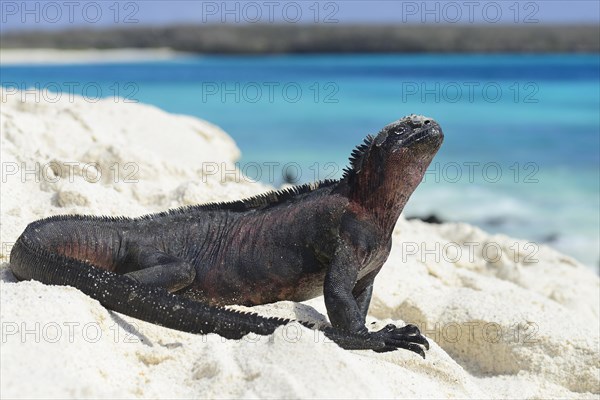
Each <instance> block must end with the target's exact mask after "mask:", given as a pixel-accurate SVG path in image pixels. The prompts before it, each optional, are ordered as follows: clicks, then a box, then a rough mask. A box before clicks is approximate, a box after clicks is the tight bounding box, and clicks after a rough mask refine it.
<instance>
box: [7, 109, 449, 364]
mask: <svg viewBox="0 0 600 400" xmlns="http://www.w3.org/2000/svg"><path fill="white" fill-rule="evenodd" d="M442 141H443V133H442V130H441V129H440V127H439V125H438V124H437V123H436V122H435V121H433V120H431V119H427V118H425V117H422V116H415V115H411V116H408V117H405V118H403V119H401V120H398V121H396V122H393V123H391V124H389V125H387V126H385V127H384V128H383V129H382V130H381V131H380V132H379V133H378V134H377V135H376V136H375V137H373V136H370V135H369V136H368V137H367V138H366V139H365V141H364V143H363V144H362V145H359V146H358V147H357V148H356V149H355V150H354V151H353V153H352V155H351V157H350V166H349V167H348V168H346V169H345V170H344V174H343V176H342V178H341V179H340V180H328V181H322V182H319V183H315V184H305V185H302V186H297V187H293V188H291V189H286V190H280V191H272V192H268V193H266V194H262V195H258V196H255V197H251V198H248V199H245V200H239V201H233V202H226V203H211V204H206V205H194V206H187V207H182V208H177V209H173V210H169V211H165V212H161V213H157V214H150V215H146V216H142V217H139V218H126V217H95V216H78V215H66V216H55V217H50V218H46V219H42V220H38V221H35V222H32V223H31V224H29V225H28V226H27V228H26V229H25V231H24V232H23V233H22V234H21V236H20V237H19V238H18V240H17V242H16V243H15V245H14V246H13V249H12V251H11V255H10V268H11V270H12V272H13V273H14V275H15V276H16V277H17V278H18V279H19V280H26V279H35V280H38V281H40V282H43V283H45V284H52V285H68V286H74V287H75V288H77V289H79V290H81V291H82V292H84V293H85V294H87V295H89V296H91V297H92V298H94V299H97V300H98V301H100V303H101V304H103V305H104V306H105V307H107V308H108V309H111V310H114V311H117V312H120V313H123V314H126V315H129V316H132V317H135V318H138V319H141V320H144V321H148V322H151V323H155V324H158V325H162V326H165V327H168V328H172V329H178V330H182V331H186V332H192V333H201V334H206V333H217V334H219V335H221V336H223V337H225V338H230V339H239V338H241V337H242V336H244V335H245V334H247V333H250V332H254V333H257V334H261V335H266V334H270V333H272V332H273V331H274V330H275V329H276V328H277V327H278V326H281V325H285V324H287V323H289V322H290V320H287V319H281V318H270V317H262V316H259V315H257V314H254V313H243V312H238V311H234V310H230V309H227V308H224V307H223V306H224V305H228V304H243V305H249V306H250V305H256V304H264V303H271V302H275V301H279V300H293V301H302V300H306V299H310V298H313V297H316V296H319V295H320V294H321V293H323V294H324V297H325V305H326V308H327V313H328V315H329V320H330V322H331V325H332V327H327V328H321V330H323V331H324V333H325V335H326V336H327V337H329V338H330V339H332V340H333V341H334V342H336V343H337V344H338V345H340V346H341V347H343V348H345V349H372V350H375V351H378V352H383V351H390V350H395V349H397V348H404V349H408V350H410V351H413V352H416V353H418V354H420V355H421V356H423V357H425V353H424V351H423V348H422V347H425V348H427V349H428V348H429V344H428V342H427V340H426V339H425V338H424V337H423V336H422V335H421V334H420V332H419V330H418V329H417V327H415V326H414V325H407V326H405V327H401V328H400V327H396V326H394V325H393V324H389V325H387V326H386V327H384V328H383V329H381V330H379V331H376V332H369V331H368V330H367V328H366V327H365V318H366V315H367V310H368V308H369V303H370V301H371V294H372V291H373V281H374V279H375V276H376V275H377V273H378V272H379V270H380V269H381V267H382V265H383V263H384V262H385V261H386V259H387V258H388V255H389V253H390V250H391V246H392V240H391V236H392V230H393V228H394V225H395V224H396V221H397V219H398V217H399V216H400V213H401V211H402V209H403V207H404V205H405V204H406V202H407V200H408V198H409V196H410V195H411V194H412V192H413V190H414V189H415V188H416V187H417V185H418V184H419V183H420V181H421V179H422V177H423V174H424V173H425V170H426V168H427V166H428V165H429V163H430V162H431V160H432V158H433V157H434V155H435V153H436V152H437V150H438V149H439V147H440V146H441V143H442ZM307 325H310V324H307Z"/></svg>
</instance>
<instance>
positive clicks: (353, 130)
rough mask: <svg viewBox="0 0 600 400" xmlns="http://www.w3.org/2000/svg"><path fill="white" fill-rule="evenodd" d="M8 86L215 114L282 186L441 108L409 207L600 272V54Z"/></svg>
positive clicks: (36, 72) (262, 174)
mask: <svg viewBox="0 0 600 400" xmlns="http://www.w3.org/2000/svg"><path fill="white" fill-rule="evenodd" d="M0 81H1V84H2V86H4V87H5V88H7V92H5V95H7V94H6V93H9V94H8V95H10V93H11V89H12V88H15V87H16V88H19V89H27V88H29V87H36V88H40V89H48V90H49V91H50V92H51V93H53V94H54V95H52V94H47V95H45V96H48V99H49V100H52V99H53V98H54V99H56V98H58V97H59V96H69V95H71V94H77V95H83V96H85V97H87V98H88V100H89V101H96V100H97V99H98V98H100V97H110V98H112V99H113V101H117V102H126V101H128V102H143V103H149V104H153V105H155V106H157V107H160V108H162V109H164V110H166V111H169V112H173V113H180V114H188V115H193V116H197V117H200V118H203V119H206V120H208V121H210V122H213V123H215V124H217V125H219V126H221V127H222V128H223V129H224V130H225V131H226V132H228V133H229V134H230V135H231V136H232V137H233V138H234V139H235V140H236V142H237V144H238V146H239V147H240V149H241V151H242V158H241V160H240V168H241V169H242V171H243V172H245V173H246V175H247V178H246V179H252V180H260V181H263V182H266V183H271V184H273V185H275V186H279V185H281V184H282V183H283V182H285V181H292V182H298V183H302V182H308V181H313V180H318V179H326V178H338V177H340V176H341V174H342V169H343V168H344V167H345V166H346V164H347V159H348V155H349V154H350V152H351V151H352V149H353V147H354V146H356V145H357V144H359V143H360V142H361V141H362V139H363V138H364V137H365V136H366V135H367V134H369V133H372V134H373V133H377V132H378V130H379V129H381V128H382V127H383V126H384V125H386V124H387V123H389V122H392V121H394V120H396V119H399V118H401V117H403V116H405V115H407V114H412V113H414V114H423V115H427V116H429V117H431V118H434V119H435V120H437V121H438V122H439V124H440V125H441V126H442V129H443V130H444V133H445V142H444V145H443V146H442V148H441V150H440V152H439V153H438V155H437V156H436V158H435V160H434V162H433V164H432V165H431V167H430V168H429V170H428V172H427V174H426V177H425V180H424V182H423V183H422V185H420V186H419V188H418V189H417V190H416V192H415V193H414V195H413V196H412V198H411V200H410V201H409V203H408V205H407V206H406V208H405V214H406V215H407V216H420V217H425V216H428V215H432V214H435V215H436V216H437V217H439V218H440V219H442V220H445V221H464V222H469V223H472V224H474V225H477V226H479V227H481V228H483V229H485V230H487V231H489V232H493V233H504V234H507V235H509V236H513V237H517V238H521V239H526V240H529V241H532V242H536V243H545V244H548V245H550V246H552V247H554V248H556V249H558V250H560V251H562V252H564V253H566V254H569V255H572V256H574V257H575V258H577V259H578V260H580V261H582V262H583V263H585V264H587V265H589V266H590V267H591V268H593V269H594V270H596V271H598V268H599V264H600V250H599V244H600V228H599V227H600V187H599V186H600V173H599V169H600V168H599V166H600V160H599V158H600V112H599V110H600V57H599V55H598V54H592V55H572V54H569V55H566V54H553V55H457V54H434V55H282V56H251V57H250V56H244V57H242V56H194V57H192V56H185V57H180V58H176V59H174V60H165V61H149V62H128V63H123V62H121V63H96V64H71V65H36V66H30V65H29V66H26V65H13V66H2V67H0ZM27 96H29V97H28V99H29V100H32V99H34V97H33V95H32V94H29V95H27ZM52 96H54V97H52ZM165 135H170V136H172V137H173V140H176V137H177V136H176V135H177V132H165ZM141 145H143V144H141ZM223 173H226V171H223Z"/></svg>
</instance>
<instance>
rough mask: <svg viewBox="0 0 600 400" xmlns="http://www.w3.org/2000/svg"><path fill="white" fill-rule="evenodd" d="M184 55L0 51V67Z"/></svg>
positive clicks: (159, 50) (162, 51)
mask: <svg viewBox="0 0 600 400" xmlns="http://www.w3.org/2000/svg"><path fill="white" fill-rule="evenodd" d="M185 54H186V53H182V52H177V51H174V50H171V49H169V48H155V49H135V48H131V49H128V48H122V49H82V50H58V49H0V65H14V64H81V63H83V64H85V63H90V62H94V63H118V62H132V61H157V60H170V59H173V58H175V57H181V56H183V55H185Z"/></svg>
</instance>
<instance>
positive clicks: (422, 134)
mask: <svg viewBox="0 0 600 400" xmlns="http://www.w3.org/2000/svg"><path fill="white" fill-rule="evenodd" d="M413 121H414V119H413ZM411 122H412V121H411ZM427 137H440V139H441V138H442V137H443V134H442V130H441V129H440V126H439V125H438V124H437V122H435V121H433V120H431V119H424V120H423V123H422V125H421V126H417V127H416V129H415V130H414V131H413V132H412V133H411V135H410V136H409V137H407V138H406V139H405V140H403V141H402V146H403V147H404V146H409V145H411V144H414V143H416V142H420V141H422V140H423V139H425V138H427Z"/></svg>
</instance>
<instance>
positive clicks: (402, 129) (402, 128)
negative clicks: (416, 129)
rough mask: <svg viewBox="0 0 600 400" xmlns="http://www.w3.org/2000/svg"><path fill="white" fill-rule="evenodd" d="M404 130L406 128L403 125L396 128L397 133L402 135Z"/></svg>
mask: <svg viewBox="0 0 600 400" xmlns="http://www.w3.org/2000/svg"><path fill="white" fill-rule="evenodd" d="M404 132H406V128H405V127H404V126H401V127H399V128H398V129H397V130H396V135H402V134H403V133H404Z"/></svg>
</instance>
